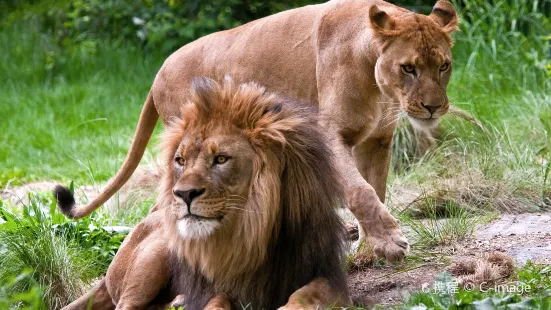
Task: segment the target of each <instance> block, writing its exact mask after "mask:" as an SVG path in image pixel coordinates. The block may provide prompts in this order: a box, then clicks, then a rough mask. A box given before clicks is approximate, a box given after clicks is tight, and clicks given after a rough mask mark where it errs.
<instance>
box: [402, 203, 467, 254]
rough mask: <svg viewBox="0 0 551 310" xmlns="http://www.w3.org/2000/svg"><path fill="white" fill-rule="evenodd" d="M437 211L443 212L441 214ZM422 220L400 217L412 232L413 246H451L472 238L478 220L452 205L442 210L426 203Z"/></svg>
mask: <svg viewBox="0 0 551 310" xmlns="http://www.w3.org/2000/svg"><path fill="white" fill-rule="evenodd" d="M439 211H444V212H445V213H444V214H442V213H440V212H439ZM423 217H424V218H423V219H413V218H410V217H407V216H402V217H401V222H402V223H403V224H404V225H405V226H407V227H408V228H409V229H411V230H412V232H413V240H411V241H412V242H413V243H414V246H424V247H431V246H435V245H444V244H453V243H457V242H459V241H461V240H463V239H466V238H469V237H471V236H472V234H473V232H474V229H475V226H476V224H477V222H478V218H477V217H475V216H473V214H470V213H469V212H468V211H467V210H466V209H463V208H461V207H459V206H457V205H455V204H453V203H448V204H446V205H444V206H443V207H442V208H437V206H436V204H435V203H434V202H433V203H430V202H429V203H428V204H427V206H426V210H424V215H423Z"/></svg>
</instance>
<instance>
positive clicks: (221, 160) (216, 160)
mask: <svg viewBox="0 0 551 310" xmlns="http://www.w3.org/2000/svg"><path fill="white" fill-rule="evenodd" d="M228 159H230V158H229V157H228V156H224V155H218V156H216V157H214V163H215V164H217V165H220V164H223V163H225V162H227V161H228Z"/></svg>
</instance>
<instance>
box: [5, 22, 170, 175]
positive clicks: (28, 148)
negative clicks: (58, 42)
mask: <svg viewBox="0 0 551 310" xmlns="http://www.w3.org/2000/svg"><path fill="white" fill-rule="evenodd" d="M0 46H1V47H0V50H1V53H0V81H2V96H0V106H1V107H2V109H0V114H1V115H0V117H1V119H2V122H0V131H1V132H2V135H1V136H0V185H6V184H8V183H12V184H13V182H16V183H17V182H26V181H30V180H39V179H40V180H44V179H46V180H47V179H56V180H75V181H76V182H78V183H79V184H90V183H94V182H96V181H105V180H107V179H108V178H109V177H111V176H112V175H113V173H114V171H116V170H117V168H118V167H119V166H120V164H121V162H122V159H124V156H125V155H126V151H127V149H128V147H129V145H130V142H131V139H132V136H133V132H134V129H135V125H136V123H137V119H138V116H139V113H140V111H141V107H142V105H143V102H144V100H145V98H146V96H147V93H148V91H149V87H150V86H151V83H152V81H153V78H154V77H155V73H156V71H157V70H158V68H159V67H160V65H161V63H162V58H160V57H157V58H155V57H145V55H143V54H142V53H141V52H140V51H139V50H138V49H136V48H132V47H126V46H123V45H120V44H119V45H113V44H99V43H98V44H92V43H91V44H88V45H83V46H77V47H73V48H72V50H71V51H69V52H67V51H61V50H60V49H59V48H57V47H55V43H54V42H52V41H50V40H49V38H48V36H46V35H44V34H42V33H40V27H39V22H38V21H35V20H33V19H32V18H31V19H30V20H29V21H27V23H25V22H21V23H19V24H15V25H14V26H12V27H10V28H9V29H7V30H2V31H1V34H0ZM146 158H148V157H147V156H146ZM149 158H151V156H149Z"/></svg>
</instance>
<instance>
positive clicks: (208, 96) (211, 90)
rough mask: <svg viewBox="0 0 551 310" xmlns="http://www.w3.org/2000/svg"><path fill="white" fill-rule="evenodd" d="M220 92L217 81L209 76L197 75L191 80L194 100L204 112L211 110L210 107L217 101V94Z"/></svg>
mask: <svg viewBox="0 0 551 310" xmlns="http://www.w3.org/2000/svg"><path fill="white" fill-rule="evenodd" d="M219 93H220V91H219V86H218V83H216V81H214V80H213V79H210V78H207V77H195V78H194V79H193V80H192V81H191V96H192V98H193V100H192V102H193V103H194V104H195V105H196V106H197V107H198V108H200V109H201V110H203V112H207V113H208V111H209V109H210V107H211V106H212V105H213V104H214V103H215V102H216V100H217V99H218V98H217V95H218V94H219Z"/></svg>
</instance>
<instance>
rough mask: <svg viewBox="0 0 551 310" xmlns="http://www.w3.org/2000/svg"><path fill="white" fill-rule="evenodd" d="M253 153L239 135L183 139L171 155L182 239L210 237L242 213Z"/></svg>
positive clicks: (174, 209)
mask: <svg viewBox="0 0 551 310" xmlns="http://www.w3.org/2000/svg"><path fill="white" fill-rule="evenodd" d="M254 158H255V152H254V150H253V148H252V146H251V144H250V143H249V142H248V140H247V139H246V138H245V137H243V136H240V135H212V136H209V137H202V136H201V135H193V134H191V135H186V136H185V137H184V138H183V139H182V141H181V143H180V145H179V147H178V149H177V151H176V153H175V154H174V161H173V169H174V186H173V188H172V193H173V195H174V200H175V201H176V204H175V206H174V207H173V212H174V213H175V216H176V220H177V226H178V232H179V233H180V235H181V236H182V237H183V238H185V239H200V238H206V237H208V236H210V235H212V234H213V233H214V232H215V231H216V230H217V229H219V228H220V227H221V226H222V225H223V223H224V222H232V219H233V218H235V216H236V214H237V213H239V212H242V211H244V207H245V204H246V202H247V197H248V192H249V187H250V183H251V175H252V171H253V168H252V163H253V160H254Z"/></svg>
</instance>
